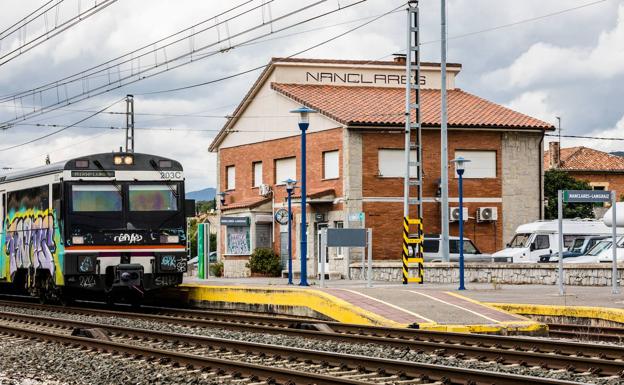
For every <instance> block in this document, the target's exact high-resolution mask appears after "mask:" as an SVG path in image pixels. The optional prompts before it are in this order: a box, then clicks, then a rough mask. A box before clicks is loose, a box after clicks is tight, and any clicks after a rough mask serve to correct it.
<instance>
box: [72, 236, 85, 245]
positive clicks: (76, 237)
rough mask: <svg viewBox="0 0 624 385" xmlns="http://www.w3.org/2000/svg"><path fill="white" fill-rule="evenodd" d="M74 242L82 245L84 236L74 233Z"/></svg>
mask: <svg viewBox="0 0 624 385" xmlns="http://www.w3.org/2000/svg"><path fill="white" fill-rule="evenodd" d="M72 243H73V244H74V245H82V244H84V237H83V236H82V235H74V236H72Z"/></svg>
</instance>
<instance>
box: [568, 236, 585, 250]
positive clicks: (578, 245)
mask: <svg viewBox="0 0 624 385" xmlns="http://www.w3.org/2000/svg"><path fill="white" fill-rule="evenodd" d="M584 243H585V239H584V238H576V239H575V240H574V242H573V243H572V246H571V247H570V251H571V252H573V253H581V252H582V251H583V244H584Z"/></svg>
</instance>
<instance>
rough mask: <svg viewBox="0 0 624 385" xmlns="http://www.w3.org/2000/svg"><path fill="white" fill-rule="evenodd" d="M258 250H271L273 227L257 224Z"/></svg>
mask: <svg viewBox="0 0 624 385" xmlns="http://www.w3.org/2000/svg"><path fill="white" fill-rule="evenodd" d="M255 242H256V248H264V249H270V248H271V225H270V224H265V223H262V224H260V223H256V240H255Z"/></svg>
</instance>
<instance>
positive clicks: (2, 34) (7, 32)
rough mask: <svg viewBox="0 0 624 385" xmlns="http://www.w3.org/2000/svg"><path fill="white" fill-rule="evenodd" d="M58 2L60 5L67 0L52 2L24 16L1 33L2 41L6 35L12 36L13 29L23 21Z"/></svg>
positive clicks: (51, 0)
mask: <svg viewBox="0 0 624 385" xmlns="http://www.w3.org/2000/svg"><path fill="white" fill-rule="evenodd" d="M55 1H57V4H55V5H58V4H60V3H62V2H63V1H65V0H50V1H48V2H47V3H44V4H43V5H42V6H40V7H39V8H37V9H35V10H34V11H32V12H31V13H29V14H28V15H26V16H24V17H23V18H21V19H19V20H18V21H16V22H15V23H14V24H12V25H11V26H9V27H7V28H6V29H4V30H2V31H1V32H0V40H2V39H4V37H5V35H10V34H12V33H13V32H15V31H11V28H13V27H16V26H18V25H20V24H21V23H22V22H23V21H26V20H28V18H29V17H31V16H32V15H34V14H35V13H37V12H39V11H40V10H42V9H43V8H45V7H46V6H48V5H49V4H50V3H53V2H55ZM26 24H27V23H24V24H22V25H20V28H21V27H23V26H24V25H26Z"/></svg>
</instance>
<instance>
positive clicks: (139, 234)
mask: <svg viewBox="0 0 624 385" xmlns="http://www.w3.org/2000/svg"><path fill="white" fill-rule="evenodd" d="M61 195H62V197H63V199H62V204H61V207H60V208H59V209H60V210H61V211H62V212H63V218H64V221H63V222H64V223H63V224H62V226H63V229H62V230H63V234H64V248H65V253H64V255H65V257H64V258H65V260H64V262H63V264H64V266H65V271H64V273H65V285H66V288H67V289H77V290H75V292H76V294H78V293H81V294H85V293H90V294H105V296H106V298H107V299H108V300H117V299H122V300H128V301H135V300H137V299H141V298H143V297H144V295H145V294H146V293H147V292H148V291H151V290H154V289H160V288H163V287H167V286H174V285H177V284H180V283H182V277H183V274H184V273H185V272H186V266H187V253H186V216H185V200H184V176H183V172H182V166H181V165H180V163H178V162H176V161H174V160H171V159H166V158H162V157H159V156H154V155H148V154H137V153H110V154H98V155H92V156H88V157H84V158H79V159H75V160H73V161H71V162H68V163H67V165H66V167H65V170H64V171H63V183H62V193H61Z"/></svg>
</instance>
